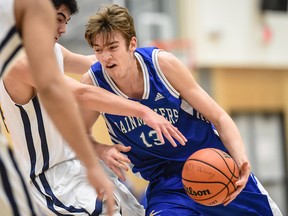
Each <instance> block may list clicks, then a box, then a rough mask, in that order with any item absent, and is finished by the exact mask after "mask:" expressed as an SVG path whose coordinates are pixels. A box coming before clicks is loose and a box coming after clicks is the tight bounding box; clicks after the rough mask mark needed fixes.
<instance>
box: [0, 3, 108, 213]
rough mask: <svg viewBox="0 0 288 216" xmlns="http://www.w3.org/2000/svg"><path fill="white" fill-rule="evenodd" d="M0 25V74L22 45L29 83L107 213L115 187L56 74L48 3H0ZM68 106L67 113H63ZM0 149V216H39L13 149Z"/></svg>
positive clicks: (52, 15)
mask: <svg viewBox="0 0 288 216" xmlns="http://www.w3.org/2000/svg"><path fill="white" fill-rule="evenodd" d="M0 26H1V31H0V74H1V75H3V73H5V72H6V71H7V70H9V67H10V66H11V65H12V63H13V62H14V60H15V59H16V58H17V57H18V56H19V54H20V52H21V51H22V50H23V49H22V47H23V45H22V42H23V44H24V48H25V51H26V53H27V56H28V59H29V61H30V63H31V71H32V76H33V79H34V81H35V83H36V85H37V87H38V90H39V95H40V96H41V100H42V101H43V104H44V106H45V108H46V110H47V112H48V114H49V115H50V117H51V118H52V120H53V122H54V123H55V125H56V126H57V128H58V129H59V131H60V132H61V134H62V135H63V136H64V137H65V139H66V140H67V141H68V143H69V144H70V145H71V146H72V147H73V149H74V150H75V151H76V152H77V153H78V156H79V158H80V159H81V160H82V162H83V163H84V164H85V165H86V167H87V175H88V178H89V180H90V182H91V184H92V185H93V186H94V188H95V189H96V190H97V191H98V192H103V194H104V193H105V195H106V196H107V200H108V201H107V203H108V208H109V213H111V212H112V209H113V207H114V197H113V194H112V192H113V184H112V182H111V181H110V180H109V179H108V177H107V176H106V174H105V173H104V172H103V170H102V168H101V167H100V166H99V163H98V160H97V158H96V154H95V153H94V152H93V151H92V146H91V144H90V142H89V139H88V138H87V136H86V134H85V131H84V127H83V122H82V119H81V118H80V115H79V113H78V110H77V109H76V108H75V107H74V106H73V104H74V102H73V97H72V95H71V93H70V92H69V91H68V89H67V87H66V86H65V84H64V81H63V78H62V77H61V75H60V73H59V67H58V65H57V61H56V58H55V54H54V52H53V46H54V41H53V34H54V32H53V31H54V29H55V27H56V23H55V13H53V8H52V6H51V3H50V2H49V1H48V0H41V1H38V0H5V1H3V0H1V1H0ZM40 32H41V34H40ZM59 92H60V93H61V94H59ZM67 107H71V109H69V110H66V111H64V109H65V108H67ZM79 143H81V146H80V145H79ZM0 147H1V149H0V177H1V178H0V209H1V210H0V211H1V215H5V216H7V215H8V216H9V215H25V216H26V215H38V214H37V213H36V212H35V209H34V207H33V206H34V205H33V203H32V202H31V199H30V197H29V194H28V190H27V188H26V187H25V182H24V181H23V178H22V177H21V174H20V170H19V168H18V166H17V165H16V162H15V160H14V157H13V154H12V152H11V149H10V148H9V147H8V146H7V142H6V141H3V140H2V138H1V140H0ZM105 180H106V181H105Z"/></svg>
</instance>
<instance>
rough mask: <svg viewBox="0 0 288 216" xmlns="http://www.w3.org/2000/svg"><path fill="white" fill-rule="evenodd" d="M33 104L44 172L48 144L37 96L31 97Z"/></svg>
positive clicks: (46, 164)
mask: <svg viewBox="0 0 288 216" xmlns="http://www.w3.org/2000/svg"><path fill="white" fill-rule="evenodd" d="M33 105H34V108H35V111H36V116H37V122H38V132H39V136H40V140H41V149H42V155H43V159H44V165H43V169H42V172H45V171H46V170H48V169H49V158H50V156H49V150H48V144H47V138H46V133H45V128H44V123H43V115H42V111H41V107H40V103H39V100H38V97H35V98H33Z"/></svg>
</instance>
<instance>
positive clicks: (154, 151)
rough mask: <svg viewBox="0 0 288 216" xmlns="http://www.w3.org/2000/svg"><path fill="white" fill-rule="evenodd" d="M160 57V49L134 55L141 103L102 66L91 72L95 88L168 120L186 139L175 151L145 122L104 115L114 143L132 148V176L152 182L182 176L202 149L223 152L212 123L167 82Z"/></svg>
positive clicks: (145, 50) (151, 48)
mask: <svg viewBox="0 0 288 216" xmlns="http://www.w3.org/2000/svg"><path fill="white" fill-rule="evenodd" d="M158 53H159V49H157V48H155V47H149V48H148V47H147V48H138V49H136V51H135V57H136V59H137V60H138V62H139V64H140V65H141V68H142V72H143V78H144V93H143V96H142V98H141V99H140V100H138V99H134V98H128V96H127V95H125V94H124V93H123V92H121V90H120V89H119V88H118V87H117V85H116V84H115V83H114V82H113V80H112V79H111V77H109V75H108V74H107V72H106V71H105V70H104V69H103V68H102V66H101V64H100V63H99V62H97V63H95V64H94V65H93V66H92V67H91V68H90V70H89V73H90V76H91V78H92V80H93V82H94V84H95V85H97V86H100V87H102V88H105V89H107V90H108V91H110V92H112V93H114V94H116V95H119V96H122V97H124V98H128V99H130V100H134V101H138V102H139V103H141V104H143V105H146V106H148V107H150V108H151V109H153V110H154V111H155V112H157V113H158V114H160V115H163V116H164V117H165V118H166V119H168V120H169V121H170V122H171V123H172V124H173V125H174V126H175V127H177V128H178V129H179V130H180V131H181V132H182V133H183V134H184V136H185V137H186V138H187V140H188V142H187V143H186V146H182V145H180V144H179V145H178V147H177V148H175V147H173V146H172V145H171V144H170V143H169V141H168V140H167V139H165V143H164V144H162V143H160V141H159V140H158V139H157V136H156V132H155V131H154V130H152V129H151V128H150V127H148V126H147V125H146V124H145V122H143V121H142V119H139V118H134V117H125V116H124V117H123V116H117V115H110V114H106V113H103V116H104V118H105V120H106V124H107V127H108V130H109V134H110V137H111V139H112V141H113V142H114V143H122V144H123V145H126V146H131V147H132V148H131V151H129V152H128V153H127V155H128V157H129V159H130V160H131V162H132V164H133V172H139V173H140V174H141V176H142V177H143V178H145V179H146V180H149V181H152V180H153V179H154V180H155V179H156V178H157V177H159V176H163V175H169V173H173V172H174V171H175V170H178V171H180V172H181V167H182V166H183V163H184V162H185V161H186V159H187V158H188V157H189V156H190V155H191V154H192V153H193V152H195V151H197V150H199V149H202V148H205V147H216V146H217V148H220V149H224V146H223V144H222V142H221V141H220V139H219V137H218V136H217V135H216V134H215V132H214V129H213V127H212V125H211V123H210V122H209V121H207V120H206V119H205V118H204V117H203V116H202V115H201V114H200V113H199V112H198V111H197V110H195V109H193V107H191V106H190V105H189V104H188V103H187V102H186V101H185V100H183V99H182V98H181V96H180V94H179V92H177V91H176V90H175V89H174V88H173V86H172V85H171V84H170V83H169V82H168V80H167V79H166V78H165V76H164V74H163V73H162V71H161V69H160V67H159V64H158V60H157V55H158Z"/></svg>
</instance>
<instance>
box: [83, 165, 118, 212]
mask: <svg viewBox="0 0 288 216" xmlns="http://www.w3.org/2000/svg"><path fill="white" fill-rule="evenodd" d="M87 178H88V180H89V182H90V184H91V185H92V186H93V187H94V188H95V190H96V192H97V194H98V196H97V199H98V200H101V201H102V200H103V198H104V196H105V202H106V206H107V215H108V216H112V215H113V209H115V208H114V207H115V199H114V196H113V191H114V184H113V183H112V182H111V180H110V179H109V178H108V176H107V175H106V173H105V172H104V170H103V169H102V167H101V166H100V165H99V163H96V165H93V166H91V167H87Z"/></svg>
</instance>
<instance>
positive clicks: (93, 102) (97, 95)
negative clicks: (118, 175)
mask: <svg viewBox="0 0 288 216" xmlns="http://www.w3.org/2000/svg"><path fill="white" fill-rule="evenodd" d="M66 80H67V83H68V85H69V86H70V88H71V89H72V90H73V92H74V95H75V96H76V98H77V101H78V103H80V104H81V106H83V107H86V108H89V109H91V110H94V111H100V112H105V113H110V114H115V115H122V116H133V117H138V118H141V119H143V120H144V122H145V123H146V124H147V125H148V126H150V127H151V128H153V129H154V130H155V131H156V132H157V135H158V138H159V140H160V141H161V142H162V143H163V142H164V138H163V135H164V136H165V137H166V139H168V140H169V142H170V143H171V144H172V145H173V146H174V147H176V146H177V144H176V142H175V140H177V141H178V142H179V143H180V144H181V145H185V142H186V141H187V140H186V138H185V137H184V136H183V134H182V133H181V132H180V131H179V130H178V129H177V128H176V127H174V126H173V125H172V124H171V123H170V122H169V121H168V120H167V119H165V118H164V117H163V116H161V115H159V114H157V113H156V112H154V111H153V110H151V109H150V108H148V107H146V106H144V105H142V104H140V103H138V102H135V101H131V100H128V99H124V98H121V97H119V96H117V95H114V94H112V93H110V92H108V91H107V90H105V89H102V88H100V87H97V86H94V85H93V83H92V80H91V78H90V76H89V74H88V73H86V74H84V75H83V77H82V79H81V82H82V84H81V83H79V82H77V81H75V80H73V79H72V78H69V77H67V78H66Z"/></svg>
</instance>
